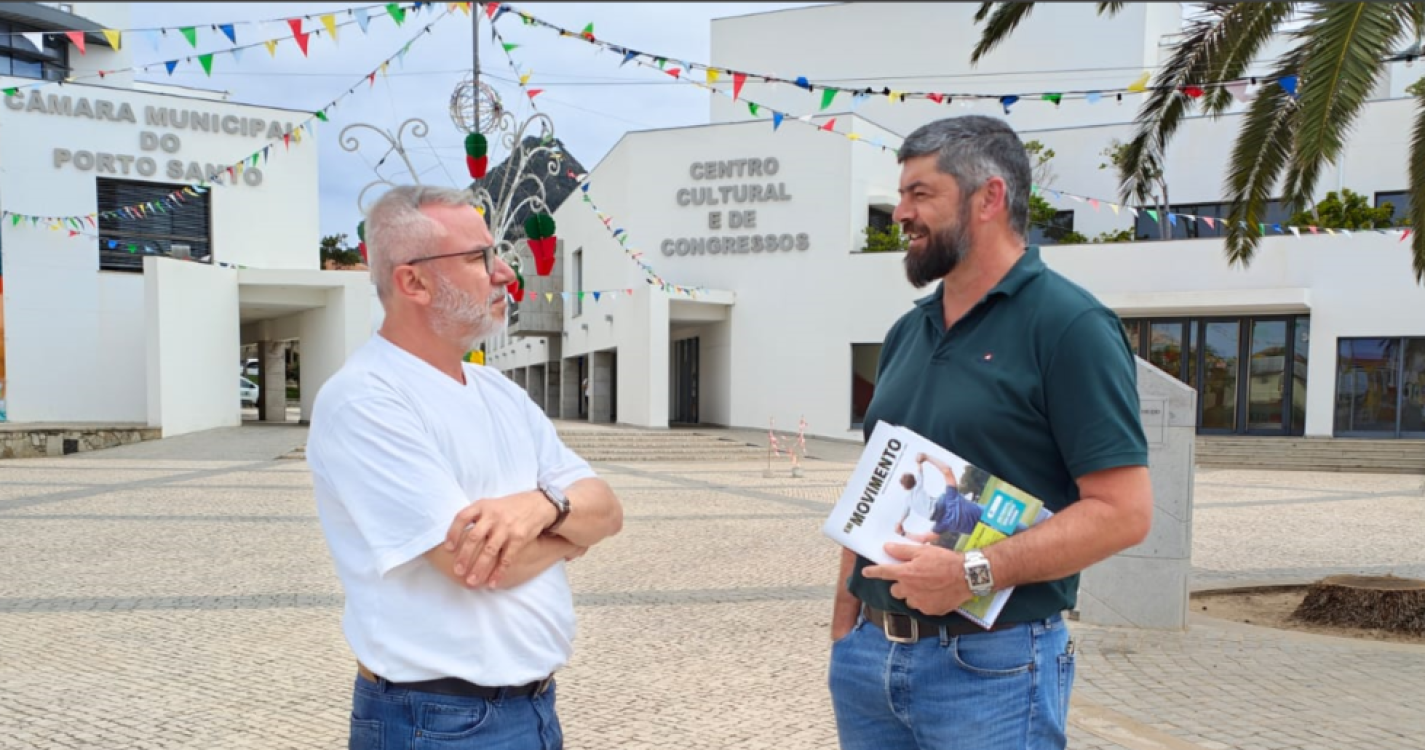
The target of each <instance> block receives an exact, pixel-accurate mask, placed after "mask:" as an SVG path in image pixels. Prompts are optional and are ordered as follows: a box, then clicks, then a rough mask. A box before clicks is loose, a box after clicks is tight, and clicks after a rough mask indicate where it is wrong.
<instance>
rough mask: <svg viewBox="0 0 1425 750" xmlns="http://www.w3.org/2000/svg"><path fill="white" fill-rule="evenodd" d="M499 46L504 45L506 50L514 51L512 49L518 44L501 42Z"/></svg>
mask: <svg viewBox="0 0 1425 750" xmlns="http://www.w3.org/2000/svg"><path fill="white" fill-rule="evenodd" d="M500 46H502V47H504V48H505V51H506V52H512V51H514V49H515V48H516V47H518V46H519V45H518V44H510V43H509V42H505V43H504V44H501V45H500Z"/></svg>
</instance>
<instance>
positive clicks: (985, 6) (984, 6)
mask: <svg viewBox="0 0 1425 750" xmlns="http://www.w3.org/2000/svg"><path fill="white" fill-rule="evenodd" d="M994 9H995V4H994V3H980V9H979V10H977V11H975V23H979V22H980V21H983V20H985V16H988V15H989V14H990V11H992V10H994Z"/></svg>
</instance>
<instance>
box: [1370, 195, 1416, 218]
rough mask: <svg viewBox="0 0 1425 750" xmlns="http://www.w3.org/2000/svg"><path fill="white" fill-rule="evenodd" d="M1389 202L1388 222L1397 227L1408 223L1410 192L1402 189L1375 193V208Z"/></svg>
mask: <svg viewBox="0 0 1425 750" xmlns="http://www.w3.org/2000/svg"><path fill="white" fill-rule="evenodd" d="M1387 203H1389V204H1390V207H1391V209H1393V210H1392V211H1391V214H1390V223H1391V224H1394V225H1395V226H1398V227H1404V226H1409V225H1410V193H1408V192H1406V191H1404V190H1393V191H1390V192H1386V193H1376V208H1380V207H1381V206H1383V205H1385V204H1387Z"/></svg>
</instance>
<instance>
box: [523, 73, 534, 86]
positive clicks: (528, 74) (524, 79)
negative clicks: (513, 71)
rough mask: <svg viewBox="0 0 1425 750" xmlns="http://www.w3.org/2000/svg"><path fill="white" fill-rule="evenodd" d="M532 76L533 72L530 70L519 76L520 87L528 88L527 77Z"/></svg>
mask: <svg viewBox="0 0 1425 750" xmlns="http://www.w3.org/2000/svg"><path fill="white" fill-rule="evenodd" d="M532 75H534V71H533V70H531V71H530V72H528V73H525V74H524V75H522V76H520V85H521V86H528V85H529V77H530V76H532Z"/></svg>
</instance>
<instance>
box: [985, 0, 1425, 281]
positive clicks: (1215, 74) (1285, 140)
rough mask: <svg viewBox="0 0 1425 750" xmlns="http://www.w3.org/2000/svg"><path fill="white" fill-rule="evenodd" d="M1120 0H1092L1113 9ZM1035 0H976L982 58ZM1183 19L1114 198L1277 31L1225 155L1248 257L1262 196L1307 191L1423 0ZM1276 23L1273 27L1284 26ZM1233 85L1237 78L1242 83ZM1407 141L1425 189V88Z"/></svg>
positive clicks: (1148, 184) (1226, 5) (1212, 107)
mask: <svg viewBox="0 0 1425 750" xmlns="http://www.w3.org/2000/svg"><path fill="white" fill-rule="evenodd" d="M1124 5H1125V3H1109V2H1100V3H1097V6H1098V12H1099V14H1100V15H1105V14H1106V15H1114V14H1116V13H1118V12H1119V11H1120V10H1122V8H1123V6H1124ZM1034 6H1035V3H1032V2H999V3H981V4H980V9H979V12H978V13H976V15H975V20H976V21H977V22H981V21H983V22H984V24H985V26H984V31H983V33H982V34H981V37H980V41H979V42H978V43H977V44H976V46H975V49H974V51H973V52H972V53H971V55H970V60H971V62H972V63H973V62H978V61H979V60H980V58H982V57H984V56H985V55H987V54H988V53H989V52H990V51H991V50H993V49H994V48H995V47H996V46H998V45H999V44H1000V43H1001V42H1003V41H1004V40H1006V39H1008V38H1009V36H1010V35H1011V34H1012V33H1013V32H1014V29H1015V28H1016V27H1017V26H1018V25H1019V24H1020V23H1021V22H1023V21H1024V20H1025V19H1026V18H1028V17H1029V15H1030V13H1031V11H1033V9H1034ZM1200 7H1201V13H1200V14H1199V15H1197V16H1196V17H1194V18H1193V19H1192V20H1191V21H1189V22H1188V23H1187V24H1186V28H1185V30H1184V33H1183V34H1182V36H1181V37H1180V38H1179V40H1178V41H1177V42H1176V43H1175V44H1174V45H1173V47H1172V50H1171V53H1170V56H1169V58H1168V60H1167V61H1166V62H1165V63H1164V64H1163V65H1162V66H1161V67H1160V68H1159V70H1158V73H1157V76H1156V77H1155V78H1154V79H1153V81H1152V84H1151V88H1150V90H1149V93H1148V95H1147V98H1146V99H1145V100H1144V102H1143V106H1142V108H1140V109H1139V111H1138V115H1137V118H1136V120H1135V123H1134V135H1133V137H1132V138H1131V139H1130V140H1129V141H1128V144H1127V148H1126V149H1125V151H1124V154H1123V160H1122V165H1121V166H1120V168H1119V192H1120V196H1121V200H1123V202H1124V203H1129V202H1130V199H1134V198H1136V199H1138V201H1140V203H1141V202H1142V201H1144V200H1146V199H1147V198H1148V197H1149V195H1150V193H1151V191H1152V186H1153V185H1154V184H1155V181H1154V179H1153V176H1152V171H1153V169H1154V168H1155V167H1156V166H1157V165H1158V164H1161V163H1162V161H1163V155H1164V154H1166V153H1167V150H1168V145H1169V143H1170V142H1171V141H1172V138H1173V136H1174V134H1176V132H1177V130H1178V128H1179V127H1180V126H1181V125H1182V124H1183V122H1184V121H1185V120H1186V118H1187V116H1188V115H1190V114H1192V113H1193V112H1194V111H1195V110H1200V111H1202V112H1204V113H1206V114H1207V115H1208V116H1210V117H1214V118H1216V117H1220V116H1221V115H1223V114H1224V113H1226V112H1227V110H1228V109H1229V108H1231V106H1232V104H1233V102H1234V100H1235V95H1234V93H1233V92H1232V90H1231V89H1230V88H1229V87H1228V86H1226V85H1224V84H1227V83H1230V82H1243V83H1245V82H1246V76H1247V71H1248V68H1249V66H1251V65H1252V64H1253V62H1254V61H1255V60H1256V59H1257V58H1258V57H1259V56H1261V55H1263V54H1264V53H1265V52H1266V51H1267V48H1268V46H1269V44H1270V43H1271V42H1272V41H1273V40H1275V39H1278V38H1280V39H1283V40H1284V41H1286V42H1287V46H1286V48H1285V50H1284V51H1283V52H1282V53H1280V54H1279V55H1278V56H1277V57H1276V58H1275V59H1274V60H1271V61H1270V71H1269V72H1268V73H1265V74H1263V75H1260V76H1258V78H1259V79H1260V80H1261V83H1262V85H1261V86H1260V88H1259V89H1258V90H1257V92H1256V95H1255V96H1254V97H1253V98H1252V100H1251V103H1250V104H1248V105H1247V107H1246V110H1245V112H1244V114H1243V117H1242V121H1241V126H1240V129H1239V130H1238V132H1237V139H1236V142H1235V143H1234V144H1233V147H1232V152H1231V154H1230V156H1229V160H1228V167H1227V175H1226V179H1225V187H1226V196H1225V198H1226V202H1227V203H1229V204H1230V205H1231V207H1232V208H1231V211H1230V212H1229V215H1228V216H1227V219H1226V221H1224V222H1223V224H1224V225H1225V227H1226V253H1227V257H1228V260H1229V262H1231V263H1232V264H1240V265H1243V266H1246V265H1247V264H1249V263H1250V262H1251V260H1252V256H1253V254H1254V253H1255V251H1256V248H1257V245H1258V242H1260V237H1259V233H1258V232H1255V231H1252V230H1251V229H1250V228H1251V227H1256V226H1258V225H1259V224H1261V223H1264V222H1265V220H1266V213H1267V206H1268V203H1269V201H1271V200H1272V199H1273V198H1274V197H1276V196H1275V195H1274V193H1275V191H1276V188H1277V185H1278V184H1280V185H1281V195H1280V197H1281V199H1282V200H1283V201H1284V202H1285V203H1286V204H1287V205H1291V206H1307V205H1310V204H1311V202H1312V198H1313V197H1314V194H1315V191H1316V187H1317V184H1318V182H1319V181H1320V177H1321V173H1322V171H1323V170H1324V168H1325V167H1327V166H1328V165H1330V164H1332V163H1333V162H1334V161H1336V159H1337V158H1339V157H1340V155H1341V151H1342V149H1343V146H1344V144H1345V140H1346V136H1347V135H1348V134H1349V133H1350V132H1351V129H1352V127H1353V126H1354V125H1355V122H1356V119H1357V117H1358V116H1359V115H1360V113H1361V110H1362V109H1363V108H1364V107H1365V104H1366V101H1367V99H1368V98H1369V97H1370V92H1371V90H1372V89H1373V88H1374V87H1375V84H1376V83H1377V82H1378V81H1379V80H1380V78H1381V76H1382V75H1383V74H1384V73H1385V72H1386V70H1387V65H1388V64H1389V63H1390V62H1392V61H1394V60H1399V59H1404V56H1403V55H1399V54H1392V52H1391V50H1392V49H1393V48H1394V46H1395V45H1396V44H1398V43H1402V42H1404V41H1405V40H1407V39H1408V40H1415V39H1419V38H1420V37H1421V36H1422V35H1425V3H1413V2H1412V3H1341V2H1316V3H1289V2H1256V3H1239V2H1210V3H1203V4H1201V6H1200ZM1279 32H1280V35H1279ZM1239 90H1240V89H1239ZM1416 105H1417V110H1416V117H1415V126H1414V133H1413V139H1412V142H1411V148H1410V154H1409V157H1408V158H1409V160H1410V192H1411V194H1412V195H1425V97H1417V102H1416ZM1410 220H1411V224H1412V225H1414V226H1425V200H1420V201H1412V202H1411V206H1410ZM1411 238H1412V244H1411V249H1412V251H1413V253H1414V271H1415V280H1416V282H1417V283H1421V284H1425V234H1413V235H1412V236H1411Z"/></svg>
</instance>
